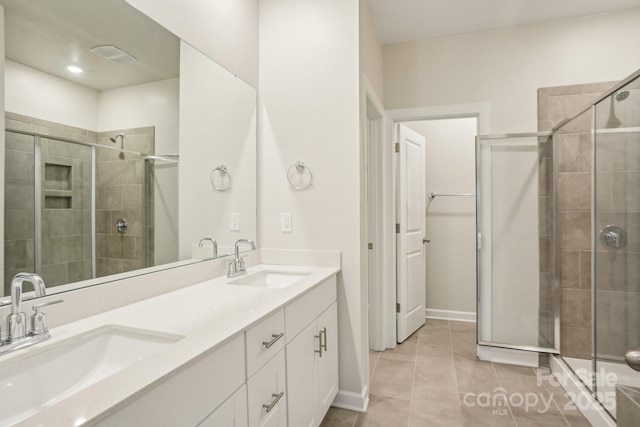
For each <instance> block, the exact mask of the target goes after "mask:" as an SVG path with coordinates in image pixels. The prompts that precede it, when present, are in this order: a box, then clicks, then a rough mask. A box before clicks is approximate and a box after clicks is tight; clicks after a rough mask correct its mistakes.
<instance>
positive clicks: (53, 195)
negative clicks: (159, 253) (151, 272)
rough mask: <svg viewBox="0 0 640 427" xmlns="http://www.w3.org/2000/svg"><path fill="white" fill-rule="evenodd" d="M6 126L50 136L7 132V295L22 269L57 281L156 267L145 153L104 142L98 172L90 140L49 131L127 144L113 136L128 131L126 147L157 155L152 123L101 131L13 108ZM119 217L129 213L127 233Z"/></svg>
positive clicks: (48, 281)
mask: <svg viewBox="0 0 640 427" xmlns="http://www.w3.org/2000/svg"><path fill="white" fill-rule="evenodd" d="M5 126H6V128H7V129H13V130H16V131H21V132H26V133H33V134H39V135H43V136H41V137H36V136H34V135H27V134H22V133H17V132H11V131H9V130H8V131H7V132H6V147H5V218H4V221H5V227H4V228H5V242H4V244H5V260H4V295H7V294H8V293H9V291H10V290H9V284H10V283H11V278H12V277H13V276H14V275H15V274H16V273H18V272H21V271H26V272H37V273H38V274H40V275H41V276H42V277H43V279H44V281H45V283H46V284H47V287H51V286H56V285H60V284H65V283H70V282H76V281H81V280H86V279H90V278H92V277H100V276H105V275H110V274H115V273H120V272H124V271H129V270H134V269H138V268H143V267H145V266H146V265H150V264H148V263H149V260H150V261H151V262H152V260H153V208H152V207H151V208H150V206H152V205H150V204H152V203H153V187H154V186H153V181H152V180H153V164H152V162H151V161H148V160H144V159H143V158H142V157H141V156H140V155H137V154H129V153H126V154H125V153H120V152H118V151H113V150H109V149H100V148H97V149H95V153H96V154H95V157H96V159H95V170H94V166H93V165H94V163H93V159H92V151H93V150H94V149H93V148H92V147H91V146H90V145H82V144H77V143H72V142H65V141H59V140H54V139H49V138H47V137H46V136H44V135H48V136H51V137H55V138H60V139H68V140H71V141H79V142H82V143H86V144H103V145H105V146H109V147H110V148H120V147H119V146H118V147H115V144H113V143H111V141H109V138H108V136H113V135H114V134H115V133H119V132H121V133H124V134H125V135H127V137H126V139H125V142H124V144H125V147H124V148H125V150H127V149H128V150H131V151H136V152H143V153H148V154H153V152H154V148H153V147H154V129H153V128H152V127H151V128H141V129H123V130H117V131H112V132H105V133H100V134H98V133H96V132H93V131H89V130H85V129H79V128H74V127H70V126H66V125H62V124H60V123H54V122H49V121H44V120H40V119H35V118H32V117H27V116H23V115H19V114H14V113H9V112H7V113H6V115H5ZM118 145H119V144H118ZM36 165H38V167H37V169H36ZM94 173H95V178H96V179H95V182H96V186H95V188H92V177H93V174H94ZM36 182H39V183H40V185H39V188H36ZM94 190H95V200H96V206H95V207H93V206H92V193H93V191H94ZM36 198H39V200H38V201H36ZM94 208H95V210H94ZM93 212H95V218H96V223H95V231H96V233H95V235H94V234H92V230H93V229H94V227H93V222H92V215H93ZM116 217H117V218H125V219H127V222H128V227H127V230H126V231H125V232H124V233H117V232H116V230H115V223H114V222H113V221H112V218H116ZM117 218H116V219H117ZM38 219H39V220H38ZM38 236H39V238H38ZM94 245H95V253H94ZM149 257H150V258H149ZM94 262H95V265H93V264H94Z"/></svg>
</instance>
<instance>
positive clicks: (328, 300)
mask: <svg viewBox="0 0 640 427" xmlns="http://www.w3.org/2000/svg"><path fill="white" fill-rule="evenodd" d="M256 258H258V259H257V261H255V260H254V263H253V264H254V265H251V264H248V268H247V274H246V275H242V276H240V277H236V278H228V277H227V276H226V275H222V276H220V277H216V278H213V279H209V280H205V281H201V282H199V283H196V284H192V285H189V286H185V287H182V288H180V289H177V290H174V291H172V292H168V293H164V294H161V295H157V296H154V297H151V298H146V299H143V300H140V301H138V302H135V303H132V304H128V305H124V306H121V307H118V308H115V309H112V310H108V311H105V312H103V313H100V314H96V315H93V316H90V317H86V318H82V319H79V320H76V321H73V322H71V323H67V324H64V325H61V326H57V327H53V328H51V335H52V338H51V339H50V340H49V341H46V342H44V343H40V344H36V345H34V346H32V347H30V348H29V349H25V350H21V351H17V352H14V353H11V354H9V355H6V356H3V357H1V358H0V377H1V378H2V379H3V384H2V387H3V389H6V390H3V392H2V394H3V395H5V394H7V393H12V391H11V390H10V389H11V384H10V383H11V382H12V381H13V382H14V383H15V384H16V385H17V387H15V391H16V392H17V393H15V395H16V402H19V401H22V400H24V401H25V403H24V404H23V405H22V407H20V406H19V405H18V404H16V409H15V410H14V409H11V407H10V406H9V407H8V408H9V410H8V411H4V410H3V413H2V414H0V417H1V418H0V425H14V424H15V425H24V426H27V425H29V426H31V425H43V426H78V425H83V424H84V425H99V426H123V425H138V424H140V423H141V422H144V424H145V425H154V426H176V425H180V426H196V425H202V426H231V425H233V426H251V427H257V426H273V427H284V426H287V425H289V426H300V425H319V424H320V422H321V421H322V419H323V417H324V415H325V413H326V411H327V410H328V408H329V405H330V404H331V402H332V401H333V399H334V397H335V395H336V393H337V392H338V348H337V347H338V337H337V333H338V330H337V303H336V275H337V273H338V272H339V271H340V263H339V253H337V256H336V253H333V255H332V256H331V257H330V258H332V259H333V260H336V261H337V262H329V263H327V262H324V263H319V264H316V266H314V265H313V263H312V265H302V264H303V263H304V262H303V260H302V259H298V260H297V261H296V260H295V259H294V262H293V263H292V264H289V265H283V264H279V265H277V264H267V263H264V259H260V258H259V257H256ZM276 258H278V257H276ZM281 258H282V257H281ZM294 258H295V257H294ZM302 258H304V256H303V257H302ZM216 261H217V262H220V261H222V260H216ZM222 262H224V261H222ZM256 262H258V263H257V264H256ZM260 262H262V263H260ZM296 264H298V265H296ZM331 264H333V265H331ZM221 265H222V264H221ZM318 265H321V266H318ZM68 295H70V294H68ZM67 303H68V301H67V302H66V303H65V304H67ZM50 317H51V318H53V314H52V315H51V316H50ZM25 372H30V373H31V374H30V375H31V377H30V378H29V379H27V378H25ZM14 378H15V379H14ZM26 381H29V383H30V384H34V383H35V384H40V383H42V384H43V386H42V387H43V390H44V391H43V393H41V395H40V396H34V393H31V395H30V394H29V390H28V389H27V388H26V387H21V385H22V384H24V383H25V382H26ZM47 384H55V385H57V388H56V387H49V386H48V385H47ZM32 388H33V387H32ZM5 392H7V393H5ZM47 393H49V395H47ZM38 399H41V400H40V401H38Z"/></svg>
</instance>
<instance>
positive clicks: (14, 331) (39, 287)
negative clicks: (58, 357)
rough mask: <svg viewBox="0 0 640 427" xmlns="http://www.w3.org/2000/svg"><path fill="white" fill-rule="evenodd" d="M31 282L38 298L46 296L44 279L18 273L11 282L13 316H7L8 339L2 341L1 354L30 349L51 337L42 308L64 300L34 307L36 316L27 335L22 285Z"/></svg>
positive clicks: (32, 318)
mask: <svg viewBox="0 0 640 427" xmlns="http://www.w3.org/2000/svg"><path fill="white" fill-rule="evenodd" d="M25 281H26V282H30V283H31V284H32V285H33V289H34V290H35V294H36V297H43V296H45V295H46V293H47V291H46V287H45V285H44V280H42V277H40V276H38V275H37V274H34V273H18V274H16V275H15V276H14V277H13V279H12V280H11V314H9V316H7V339H6V340H4V341H0V354H4V353H8V352H10V351H14V350H18V349H20V348H24V347H28V346H30V345H33V344H36V343H38V342H41V341H44V340H47V339H49V338H50V337H51V335H50V334H49V330H48V329H47V328H46V326H45V314H44V313H42V312H41V311H40V309H42V307H46V306H48V305H52V304H58V303H61V302H62V300H56V301H49V302H45V303H43V304H38V305H34V306H33V309H34V311H35V314H34V315H33V316H31V331H30V332H29V333H28V334H27V315H26V314H24V313H23V312H22V294H23V291H22V284H23V283H24V282H25Z"/></svg>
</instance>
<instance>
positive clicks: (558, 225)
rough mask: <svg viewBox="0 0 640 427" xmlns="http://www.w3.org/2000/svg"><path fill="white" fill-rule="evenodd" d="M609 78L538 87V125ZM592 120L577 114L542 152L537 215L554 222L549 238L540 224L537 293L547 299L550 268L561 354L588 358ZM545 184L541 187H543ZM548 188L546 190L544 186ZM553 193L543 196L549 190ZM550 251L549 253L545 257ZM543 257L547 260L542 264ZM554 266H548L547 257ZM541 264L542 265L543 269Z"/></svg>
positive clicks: (574, 107)
mask: <svg viewBox="0 0 640 427" xmlns="http://www.w3.org/2000/svg"><path fill="white" fill-rule="evenodd" d="M610 86H611V83H601V84H590V85H575V86H564V87H554V88H542V89H539V90H538V120H539V122H538V130H540V131H550V130H551V129H552V128H553V126H555V125H557V124H558V123H560V122H561V121H562V120H564V119H566V118H568V117H571V116H573V115H575V114H576V113H578V112H579V111H580V110H582V109H583V108H584V107H585V106H586V105H588V103H589V102H591V101H593V99H594V98H596V96H597V95H599V94H600V93H602V92H603V91H604V90H606V89H607V88H608V87H610ZM591 124H592V113H591V112H590V111H589V112H587V113H585V114H582V115H581V116H580V117H579V118H578V119H576V120H574V121H572V122H571V123H569V124H568V125H567V126H564V127H563V128H562V129H561V130H560V131H559V132H558V133H556V134H555V135H554V137H553V142H552V144H551V149H550V150H548V151H546V152H545V154H544V155H543V156H541V162H542V164H541V169H540V170H541V172H540V173H541V192H540V194H541V197H543V198H544V199H541V203H540V207H541V211H542V212H541V218H547V220H549V221H550V223H551V226H552V227H555V238H554V239H548V236H545V235H544V232H545V228H544V227H541V230H542V231H541V243H542V244H541V248H545V247H546V252H543V253H546V256H542V253H541V271H542V272H543V274H542V275H541V277H542V280H543V283H541V285H542V286H541V296H542V293H543V292H545V290H546V291H547V292H545V293H544V297H545V298H546V304H547V306H548V305H550V304H554V303H553V302H552V298H553V297H552V295H553V293H552V292H548V291H549V290H550V289H551V287H552V286H553V280H550V279H551V277H552V275H553V274H554V273H553V271H554V270H555V274H557V277H556V281H557V283H558V286H559V295H558V297H559V311H560V312H559V315H560V352H561V354H562V355H563V356H566V357H576V358H586V359H590V358H591V352H592V345H591V342H592V339H591ZM543 188H544V189H546V190H547V192H546V193H544V192H543V191H542V189H543ZM549 189H552V191H551V193H549V192H548V190H549ZM553 190H555V197H553V196H552V197H547V196H546V195H547V194H553ZM550 257H553V259H550ZM545 260H546V263H547V264H546V265H545ZM553 262H555V263H556V268H555V269H553V268H549V266H551V265H552V263H553ZM545 270H546V271H545Z"/></svg>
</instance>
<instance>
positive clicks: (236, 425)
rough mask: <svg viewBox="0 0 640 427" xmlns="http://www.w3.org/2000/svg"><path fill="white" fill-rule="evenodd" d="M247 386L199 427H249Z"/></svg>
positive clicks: (241, 388)
mask: <svg viewBox="0 0 640 427" xmlns="http://www.w3.org/2000/svg"><path fill="white" fill-rule="evenodd" d="M248 423H249V420H248V418H247V386H246V385H243V386H242V387H240V389H239V390H238V391H236V392H235V393H234V394H233V395H232V396H231V397H230V398H228V399H227V400H226V401H225V402H224V403H223V404H222V405H220V406H219V407H218V409H216V410H215V411H213V413H212V414H211V415H209V416H208V417H207V418H206V419H205V420H204V421H203V422H201V423H200V424H198V427H247V426H248V425H249V424H248Z"/></svg>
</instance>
